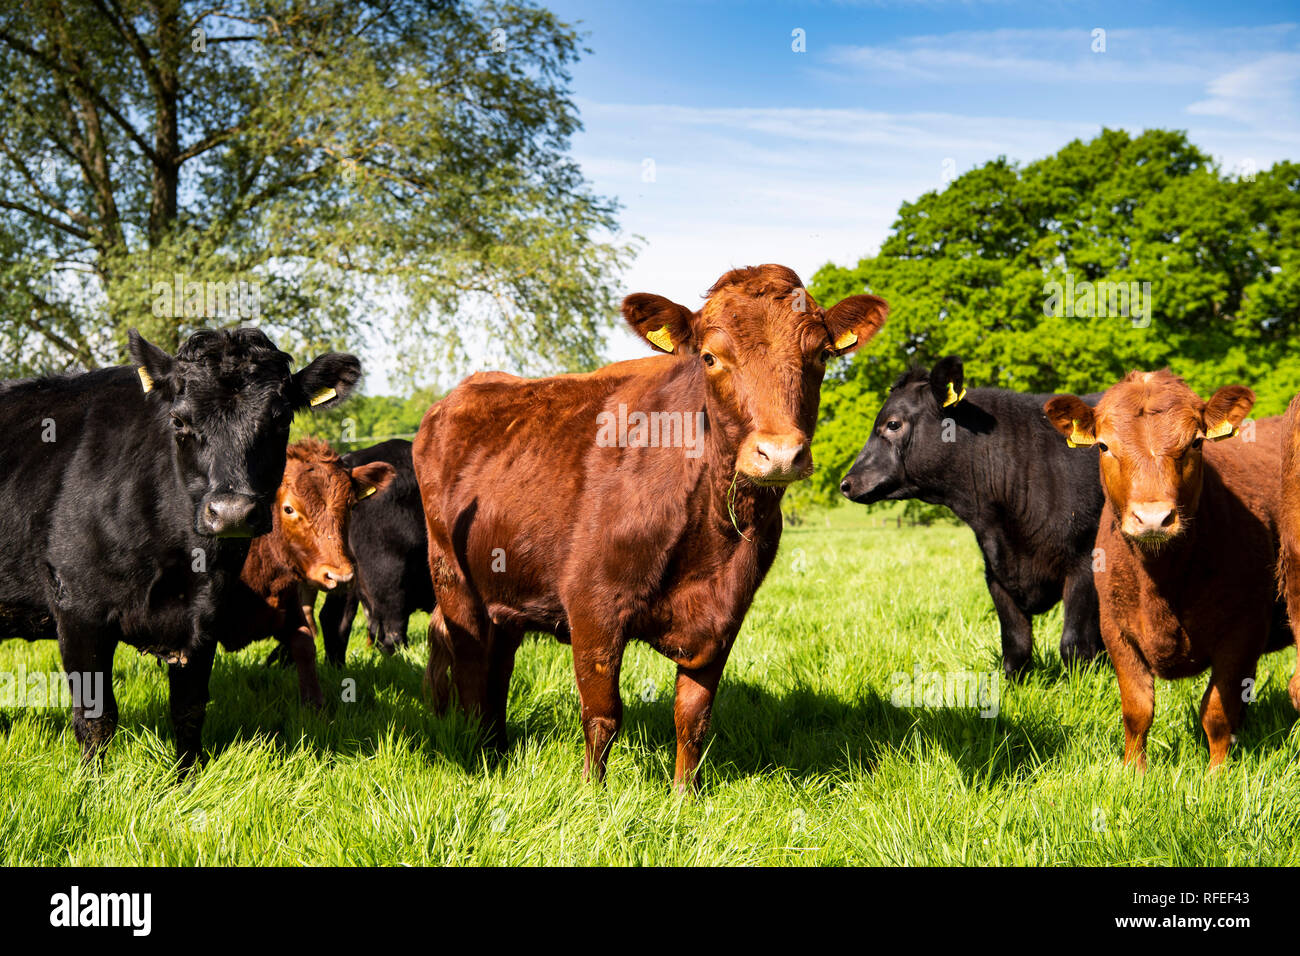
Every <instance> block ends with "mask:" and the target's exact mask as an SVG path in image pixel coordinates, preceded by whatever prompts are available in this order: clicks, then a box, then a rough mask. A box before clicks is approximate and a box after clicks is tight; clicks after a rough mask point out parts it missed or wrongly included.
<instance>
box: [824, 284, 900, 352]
mask: <svg viewBox="0 0 1300 956" xmlns="http://www.w3.org/2000/svg"><path fill="white" fill-rule="evenodd" d="M888 315H889V303H888V302H886V301H885V300H884V299H882V298H880V297H879V296H875V295H851V296H849V297H848V298H847V299H840V301H838V302H836V303H835V304H834V305H833V306H831V307H830V308H829V309H828V310H827V311H826V329H827V331H829V332H830V334H831V354H832V355H848V354H849V353H850V352H852V351H853V350H854V349H856V348H858V347H860V346H862V345H866V344H867V342H868V341H869V340H870V339H871V337H872V336H873V335H875V334H876V333H877V332H879V331H880V329H881V328H882V327H883V326H884V324H885V318H886V317H887V316H888Z"/></svg>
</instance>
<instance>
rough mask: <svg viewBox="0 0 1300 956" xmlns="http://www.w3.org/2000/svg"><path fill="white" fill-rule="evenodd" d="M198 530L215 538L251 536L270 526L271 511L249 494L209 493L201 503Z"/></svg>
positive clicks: (266, 529) (268, 528)
mask: <svg viewBox="0 0 1300 956" xmlns="http://www.w3.org/2000/svg"><path fill="white" fill-rule="evenodd" d="M197 530H198V532H199V534H207V535H212V536H213V537H216V538H252V537H255V536H257V535H259V534H266V533H267V532H268V531H270V530H271V511H270V509H269V508H268V507H267V506H266V505H264V504H262V503H261V502H259V501H258V500H257V499H256V498H253V497H251V496H249V495H240V494H235V493H234V492H224V493H222V494H215V495H207V496H205V497H204V499H203V501H202V502H200V504H199V514H198V522H197Z"/></svg>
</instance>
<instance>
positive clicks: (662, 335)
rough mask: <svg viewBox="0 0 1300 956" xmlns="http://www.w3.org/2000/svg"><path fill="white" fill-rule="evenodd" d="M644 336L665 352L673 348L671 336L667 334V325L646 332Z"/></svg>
mask: <svg viewBox="0 0 1300 956" xmlns="http://www.w3.org/2000/svg"><path fill="white" fill-rule="evenodd" d="M645 337H646V338H647V339H648V340H649V341H650V342H651V343H652V344H654V345H657V346H659V347H660V348H661V349H663V350H664V351H665V352H671V351H672V350H673V348H674V346H673V337H672V336H671V335H669V334H668V326H666V325H664V326H661V327H659V328H657V329H655V330H654V331H653V332H647V333H646V334H645Z"/></svg>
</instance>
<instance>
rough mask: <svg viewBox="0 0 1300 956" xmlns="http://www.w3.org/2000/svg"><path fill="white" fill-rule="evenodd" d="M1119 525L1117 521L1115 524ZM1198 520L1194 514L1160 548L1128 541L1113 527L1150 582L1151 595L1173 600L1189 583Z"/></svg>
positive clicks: (1134, 561) (1194, 553) (1194, 554)
mask: <svg viewBox="0 0 1300 956" xmlns="http://www.w3.org/2000/svg"><path fill="white" fill-rule="evenodd" d="M1116 524H1117V525H1118V522H1117V523H1116ZM1198 524H1199V522H1198V521H1197V519H1196V516H1195V515H1193V516H1192V519H1191V521H1190V522H1188V526H1187V528H1186V529H1185V530H1184V531H1183V532H1182V533H1181V534H1180V535H1178V536H1177V537H1176V538H1175V539H1174V540H1172V541H1170V542H1169V543H1167V544H1166V545H1164V546H1163V547H1161V548H1159V549H1154V548H1144V547H1142V546H1141V545H1139V544H1137V543H1136V542H1134V541H1131V540H1130V539H1129V538H1128V537H1126V536H1125V535H1124V534H1123V533H1122V532H1120V531H1119V529H1118V526H1117V527H1116V534H1118V535H1119V537H1120V539H1121V540H1122V541H1123V542H1124V547H1125V548H1127V549H1128V554H1129V557H1130V559H1131V560H1132V561H1133V563H1134V564H1135V565H1136V566H1137V567H1138V568H1139V569H1140V570H1141V573H1142V576H1143V577H1144V578H1145V579H1146V580H1147V581H1148V582H1149V583H1150V585H1151V590H1152V593H1153V594H1154V595H1157V596H1159V597H1160V598H1162V599H1164V600H1167V601H1174V599H1175V598H1176V596H1177V595H1178V594H1180V593H1181V592H1182V591H1183V589H1184V587H1185V585H1187V583H1188V582H1189V576H1188V570H1189V565H1190V563H1191V562H1192V561H1194V560H1195V557H1196V550H1197V549H1196V529H1197V525H1198Z"/></svg>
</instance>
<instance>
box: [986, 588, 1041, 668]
mask: <svg viewBox="0 0 1300 956" xmlns="http://www.w3.org/2000/svg"><path fill="white" fill-rule="evenodd" d="M985 580H986V581H987V582H988V586H989V595H990V596H991V597H992V598H993V607H994V608H996V609H997V612H998V622H999V623H1000V624H1001V627H1002V670H1003V671H1004V672H1005V673H1006V676H1007V678H1008V679H1009V680H1012V679H1015V678H1018V677H1020V676H1022V675H1023V674H1024V673H1025V671H1027V670H1028V669H1029V664H1030V661H1031V659H1032V658H1033V655H1034V625H1033V620H1032V619H1031V618H1030V616H1029V615H1028V614H1026V613H1025V612H1024V611H1023V610H1021V608H1020V606H1019V605H1018V604H1017V603H1016V599H1015V598H1013V597H1012V596H1011V594H1010V593H1009V592H1008V591H1007V589H1006V588H1004V587H1003V586H1002V585H1001V584H999V583H998V582H997V580H996V579H994V578H993V576H992V575H988V574H986V575H985Z"/></svg>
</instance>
